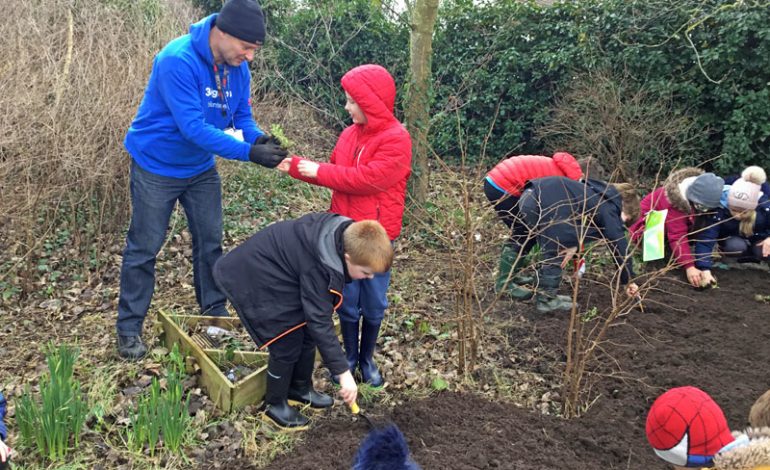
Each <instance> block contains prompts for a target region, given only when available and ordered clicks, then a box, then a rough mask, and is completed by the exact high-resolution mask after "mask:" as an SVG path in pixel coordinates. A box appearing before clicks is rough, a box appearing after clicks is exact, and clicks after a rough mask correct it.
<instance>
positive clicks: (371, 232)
mask: <svg viewBox="0 0 770 470" xmlns="http://www.w3.org/2000/svg"><path fill="white" fill-rule="evenodd" d="M342 238H343V243H344V245H345V254H347V255H348V256H349V257H350V261H351V262H352V263H353V264H357V265H359V266H366V267H367V268H370V269H371V270H372V271H375V272H378V273H384V272H385V271H387V270H388V269H390V265H391V263H393V245H391V243H390V238H388V233H387V232H386V231H385V229H384V228H383V227H382V225H380V223H379V222H377V221H376V220H362V221H360V222H353V223H352V224H350V226H349V227H348V228H347V229H345V233H343V235H342Z"/></svg>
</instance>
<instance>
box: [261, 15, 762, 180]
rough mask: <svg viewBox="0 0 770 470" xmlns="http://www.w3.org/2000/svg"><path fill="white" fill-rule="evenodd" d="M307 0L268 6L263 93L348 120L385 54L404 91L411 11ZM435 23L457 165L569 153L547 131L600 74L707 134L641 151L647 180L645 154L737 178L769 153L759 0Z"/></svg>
mask: <svg viewBox="0 0 770 470" xmlns="http://www.w3.org/2000/svg"><path fill="white" fill-rule="evenodd" d="M297 4H298V2H293V1H291V0H266V1H265V2H264V6H265V10H266V14H267V15H268V18H269V21H268V32H269V34H270V35H272V38H271V40H270V41H268V42H267V44H266V47H265V51H264V52H265V54H264V57H263V59H264V63H263V65H262V69H261V70H260V71H259V72H258V73H257V75H256V76H257V77H258V78H259V79H261V82H260V83H259V90H260V91H261V92H263V93H266V92H269V91H274V92H278V93H280V94H284V95H289V96H292V97H295V98H299V99H301V100H303V101H305V102H306V103H308V104H310V105H312V106H314V107H316V108H317V109H318V110H319V112H320V113H322V114H323V115H325V116H326V117H327V118H328V120H329V122H330V123H333V124H335V125H337V126H340V127H341V125H342V123H343V122H344V121H345V119H346V116H345V114H344V112H343V108H342V100H343V94H342V91H341V90H340V87H339V79H340V77H341V76H342V75H343V74H344V73H345V72H346V71H347V70H349V69H350V68H351V67H354V66H356V65H359V64H362V63H367V62H375V63H380V64H382V65H384V66H385V67H386V68H388V70H389V71H390V72H391V73H392V74H393V75H394V76H395V78H396V82H397V84H398V85H399V86H400V87H401V90H400V96H403V94H404V93H403V91H404V90H403V88H404V87H405V86H407V85H406V83H407V82H406V80H405V78H406V76H407V73H408V70H407V67H408V54H407V52H408V44H409V25H408V23H407V19H406V18H405V17H398V18H389V17H387V16H386V15H384V14H383V13H382V11H381V10H380V9H377V8H373V7H372V2H370V1H368V0H354V1H349V2H339V1H320V0H316V1H311V2H307V3H303V4H302V5H301V6H298V5H297ZM436 28H437V29H436V34H435V36H434V44H433V49H434V56H433V62H432V64H433V75H434V80H433V81H434V87H433V94H434V103H433V108H432V110H431V116H432V122H431V126H432V131H431V137H430V138H431V144H432V146H433V148H434V149H435V150H436V152H437V153H438V154H439V155H441V156H442V157H444V158H445V159H449V160H450V161H451V160H452V159H453V158H454V159H459V157H460V155H461V154H462V153H465V154H466V157H467V160H468V161H469V162H474V161H480V159H481V158H482V156H484V155H489V156H490V157H491V160H492V161H497V160H498V159H499V158H502V157H503V156H505V155H508V154H511V153H551V152H553V151H555V150H558V149H557V148H553V147H554V146H556V145H559V142H560V141H559V140H558V139H557V140H553V139H546V140H540V139H538V138H536V134H537V130H538V129H539V128H541V127H542V126H546V125H549V124H552V123H553V122H554V119H557V118H558V116H555V115H553V114H552V112H551V111H552V108H553V106H554V104H555V98H556V97H557V96H558V95H559V92H560V91H561V90H564V89H568V88H569V87H570V86H571V85H572V83H573V82H574V81H575V79H576V78H578V77H585V76H587V75H588V74H589V73H590V72H593V71H596V70H608V71H610V72H613V73H614V75H615V76H618V77H631V79H632V80H635V81H636V83H633V82H629V83H627V84H625V85H624V88H625V89H626V90H629V92H630V93H633V92H634V90H640V89H643V90H644V92H645V94H646V95H647V96H648V99H649V100H650V101H649V102H654V100H655V99H656V97H660V99H661V100H663V101H665V102H666V103H667V106H668V107H667V109H670V112H671V113H672V114H671V115H672V116H682V117H683V119H687V120H688V121H691V122H692V129H696V130H701V132H702V133H701V134H700V135H699V136H697V138H695V139H692V138H689V136H688V138H687V139H682V140H681V145H677V142H679V141H678V140H677V139H672V142H673V146H672V145H667V146H665V149H664V150H660V152H662V151H665V152H666V154H658V152H659V150H657V149H652V150H648V149H645V150H642V152H643V153H644V154H643V155H639V158H640V159H643V161H642V162H640V163H639V164H637V162H634V161H632V162H630V163H631V164H630V166H629V167H630V168H633V167H643V168H645V169H646V171H648V172H651V174H649V175H646V176H652V175H653V174H654V172H655V171H657V169H658V168H657V165H647V163H646V162H656V161H659V160H660V159H664V160H667V161H681V162H686V161H690V162H695V163H704V162H706V161H709V160H713V161H712V162H711V163H709V164H707V165H706V166H707V167H710V168H712V169H715V170H717V171H720V172H723V173H728V172H737V171H739V170H740V169H741V167H742V166H745V165H748V164H763V163H766V160H767V158H768V154H770V107H768V106H767V102H768V98H770V91H768V82H770V41H768V38H770V9H769V8H767V6H766V4H764V5H763V4H762V3H761V2H759V1H757V0H754V1H742V2H735V3H725V2H723V1H718V0H706V1H702V0H679V1H677V2H669V1H663V0H578V1H570V2H566V1H565V2H557V3H555V4H553V5H550V6H541V5H538V4H536V3H535V2H520V1H518V0H491V1H488V2H483V3H481V4H479V2H474V1H471V0H446V1H444V2H442V6H441V10H440V12H439V18H438V23H437V27H436ZM621 91H622V90H621ZM559 105H560V106H569V103H559ZM629 122H630V121H629ZM704 129H705V131H703V130H704ZM594 131H595V132H596V133H597V134H600V133H601V131H602V129H601V128H598V129H594ZM608 138H609V137H608ZM628 140H629V141H631V140H632V139H628ZM567 150H570V149H567ZM581 156H583V155H581ZM716 157H720V158H716ZM632 158H633V155H632ZM489 163H491V162H489Z"/></svg>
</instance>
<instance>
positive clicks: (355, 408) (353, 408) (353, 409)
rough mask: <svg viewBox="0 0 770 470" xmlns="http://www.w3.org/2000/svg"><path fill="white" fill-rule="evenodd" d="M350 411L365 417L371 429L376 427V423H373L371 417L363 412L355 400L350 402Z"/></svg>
mask: <svg viewBox="0 0 770 470" xmlns="http://www.w3.org/2000/svg"><path fill="white" fill-rule="evenodd" d="M350 412H351V413H353V414H354V415H356V416H360V417H362V418H364V421H366V424H368V425H369V427H370V428H371V429H374V428H375V427H376V426H375V425H374V423H372V420H371V419H369V417H368V416H366V415H365V414H363V413H361V408H359V406H358V403H356V402H353V403H351V404H350Z"/></svg>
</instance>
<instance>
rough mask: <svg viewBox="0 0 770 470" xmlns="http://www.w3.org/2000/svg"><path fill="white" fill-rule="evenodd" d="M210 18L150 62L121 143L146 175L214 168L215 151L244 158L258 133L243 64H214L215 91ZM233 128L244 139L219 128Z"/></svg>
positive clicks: (190, 174) (194, 172) (184, 174)
mask: <svg viewBox="0 0 770 470" xmlns="http://www.w3.org/2000/svg"><path fill="white" fill-rule="evenodd" d="M216 17H217V14H213V15H211V16H208V17H206V18H204V19H202V20H200V21H199V22H197V23H195V24H193V25H191V26H190V33H189V34H186V35H184V36H181V37H178V38H176V39H174V40H173V41H171V42H170V43H168V44H167V45H166V47H164V48H163V49H162V50H161V51H160V52H159V53H158V55H157V56H156V57H155V60H154V61H153V65H152V72H151V73H150V79H149V83H148V84H147V88H146V90H145V92H144V98H142V103H141V104H140V105H139V110H138V111H137V113H136V117H135V118H134V121H133V122H132V123H131V127H130V128H129V129H128V133H127V134H126V139H125V141H124V145H125V146H126V149H127V150H128V153H129V154H131V157H133V159H134V161H136V163H137V164H138V165H139V166H140V167H142V168H143V169H144V170H147V171H149V172H150V173H154V174H157V175H161V176H166V177H170V178H190V177H193V176H196V175H199V174H201V173H203V172H205V171H207V170H209V169H211V168H212V167H214V164H215V162H214V155H215V154H216V155H219V156H221V157H224V158H230V159H233V160H244V161H247V160H248V159H249V150H250V148H251V144H252V143H253V142H254V141H255V140H256V139H257V137H259V136H261V135H262V134H264V132H262V130H260V129H259V127H257V124H256V122H254V118H253V116H252V114H251V105H250V99H249V96H250V82H251V76H250V74H249V65H248V62H243V63H242V64H241V65H240V66H238V67H232V66H229V65H227V64H223V65H219V66H218V72H219V75H220V81H221V87H222V89H223V91H224V95H225V96H224V97H222V96H220V93H219V92H218V90H217V82H216V79H215V77H214V56H213V54H212V52H211V47H210V45H209V33H210V32H211V28H212V26H214V24H215V21H216ZM225 68H227V72H228V74H227V80H224V78H225V76H224V69H225ZM223 110H224V111H223ZM233 126H234V127H235V128H236V129H241V130H243V137H244V140H245V141H244V142H241V141H239V140H237V139H236V138H234V137H231V136H229V135H227V134H225V133H224V132H222V129H225V128H228V127H233Z"/></svg>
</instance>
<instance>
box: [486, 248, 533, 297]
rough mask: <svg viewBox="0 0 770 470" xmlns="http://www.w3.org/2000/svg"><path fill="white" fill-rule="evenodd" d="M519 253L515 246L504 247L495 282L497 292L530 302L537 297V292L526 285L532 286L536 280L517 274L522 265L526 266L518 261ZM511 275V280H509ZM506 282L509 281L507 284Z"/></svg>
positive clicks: (521, 261)
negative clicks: (533, 297) (534, 296)
mask: <svg viewBox="0 0 770 470" xmlns="http://www.w3.org/2000/svg"><path fill="white" fill-rule="evenodd" d="M519 251H520V250H519V249H517V248H516V247H515V246H514V245H510V244H508V243H506V244H505V245H503V250H502V253H501V254H500V267H499V270H498V274H497V279H496V280H495V292H504V293H505V294H506V295H508V296H510V297H512V298H514V299H516V300H529V299H531V298H532V296H533V295H535V292H534V291H533V290H532V289H529V288H527V287H525V286H524V285H525V284H532V283H533V282H534V280H535V279H534V278H533V277H532V276H524V275H522V274H520V273H517V272H516V271H518V270H519V268H520V267H521V266H522V265H525V263H524V262H523V260H522V259H518V258H519ZM509 273H510V274H511V279H510V280H508V275H509ZM506 281H508V282H507V284H506Z"/></svg>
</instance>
